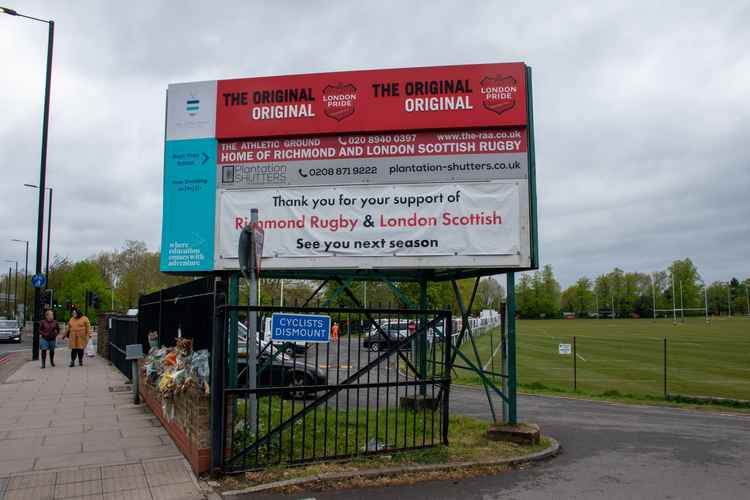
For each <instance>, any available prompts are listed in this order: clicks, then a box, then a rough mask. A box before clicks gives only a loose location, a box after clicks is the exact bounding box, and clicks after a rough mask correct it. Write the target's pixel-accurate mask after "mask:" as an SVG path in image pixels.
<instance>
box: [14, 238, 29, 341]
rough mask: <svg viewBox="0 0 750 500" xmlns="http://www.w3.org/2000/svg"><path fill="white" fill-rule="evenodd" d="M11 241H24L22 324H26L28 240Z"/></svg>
mask: <svg viewBox="0 0 750 500" xmlns="http://www.w3.org/2000/svg"><path fill="white" fill-rule="evenodd" d="M11 241H15V242H18V243H26V265H25V266H24V268H23V326H26V316H28V312H27V309H26V305H27V304H28V303H29V302H28V290H29V240H18V239H15V238H14V239H13V240H11Z"/></svg>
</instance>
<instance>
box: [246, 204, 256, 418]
mask: <svg viewBox="0 0 750 500" xmlns="http://www.w3.org/2000/svg"><path fill="white" fill-rule="evenodd" d="M257 224H258V209H257V208H253V209H252V210H250V227H251V228H253V229H254V228H255V226H257ZM250 234H251V235H252V238H253V240H252V241H251V242H250V259H249V263H250V272H249V273H248V276H247V278H248V279H249V280H250V291H249V294H248V295H249V300H248V305H249V306H250V307H251V308H252V307H254V306H257V305H258V274H257V269H256V266H257V262H256V255H255V231H254V230H252V231H250ZM257 329H258V311H257V310H255V309H250V312H249V314H248V318H247V383H248V387H249V388H250V389H255V388H256V382H257V380H256V373H257V359H256V356H257V346H258V339H257V333H256V332H257ZM257 404H258V400H257V396H256V394H255V393H251V394H250V398H249V400H248V406H249V410H250V411H249V415H248V416H249V419H250V429H251V431H255V416H256V414H257V410H258V408H257Z"/></svg>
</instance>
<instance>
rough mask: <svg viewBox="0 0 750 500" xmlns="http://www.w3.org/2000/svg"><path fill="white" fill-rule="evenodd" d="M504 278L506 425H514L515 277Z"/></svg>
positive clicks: (515, 407)
mask: <svg viewBox="0 0 750 500" xmlns="http://www.w3.org/2000/svg"><path fill="white" fill-rule="evenodd" d="M506 276H507V284H506V288H507V294H508V400H509V403H508V423H509V424H511V425H515V424H516V421H517V418H516V417H517V401H516V389H517V387H516V381H517V366H516V275H515V274H514V273H513V272H509V273H508V274H507V275H506Z"/></svg>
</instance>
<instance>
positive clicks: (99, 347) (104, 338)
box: [96, 313, 110, 359]
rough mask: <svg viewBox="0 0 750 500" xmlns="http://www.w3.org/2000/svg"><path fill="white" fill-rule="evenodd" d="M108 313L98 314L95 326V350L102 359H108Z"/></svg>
mask: <svg viewBox="0 0 750 500" xmlns="http://www.w3.org/2000/svg"><path fill="white" fill-rule="evenodd" d="M109 317H110V315H109V314H106V313H105V314H100V315H99V323H98V324H97V328H96V352H97V354H99V356H101V357H102V358H104V359H109Z"/></svg>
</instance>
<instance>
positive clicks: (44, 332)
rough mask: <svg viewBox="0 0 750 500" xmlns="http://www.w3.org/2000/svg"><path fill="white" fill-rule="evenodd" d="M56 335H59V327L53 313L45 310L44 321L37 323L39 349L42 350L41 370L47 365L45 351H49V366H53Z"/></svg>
mask: <svg viewBox="0 0 750 500" xmlns="http://www.w3.org/2000/svg"><path fill="white" fill-rule="evenodd" d="M58 335H60V326H59V325H58V324H57V320H55V313H53V312H52V310H50V309H47V310H46V311H44V319H43V320H42V321H41V322H40V323H39V349H41V350H42V368H44V367H45V365H46V364H47V351H49V364H50V365H52V366H55V345H56V343H57V336H58Z"/></svg>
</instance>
